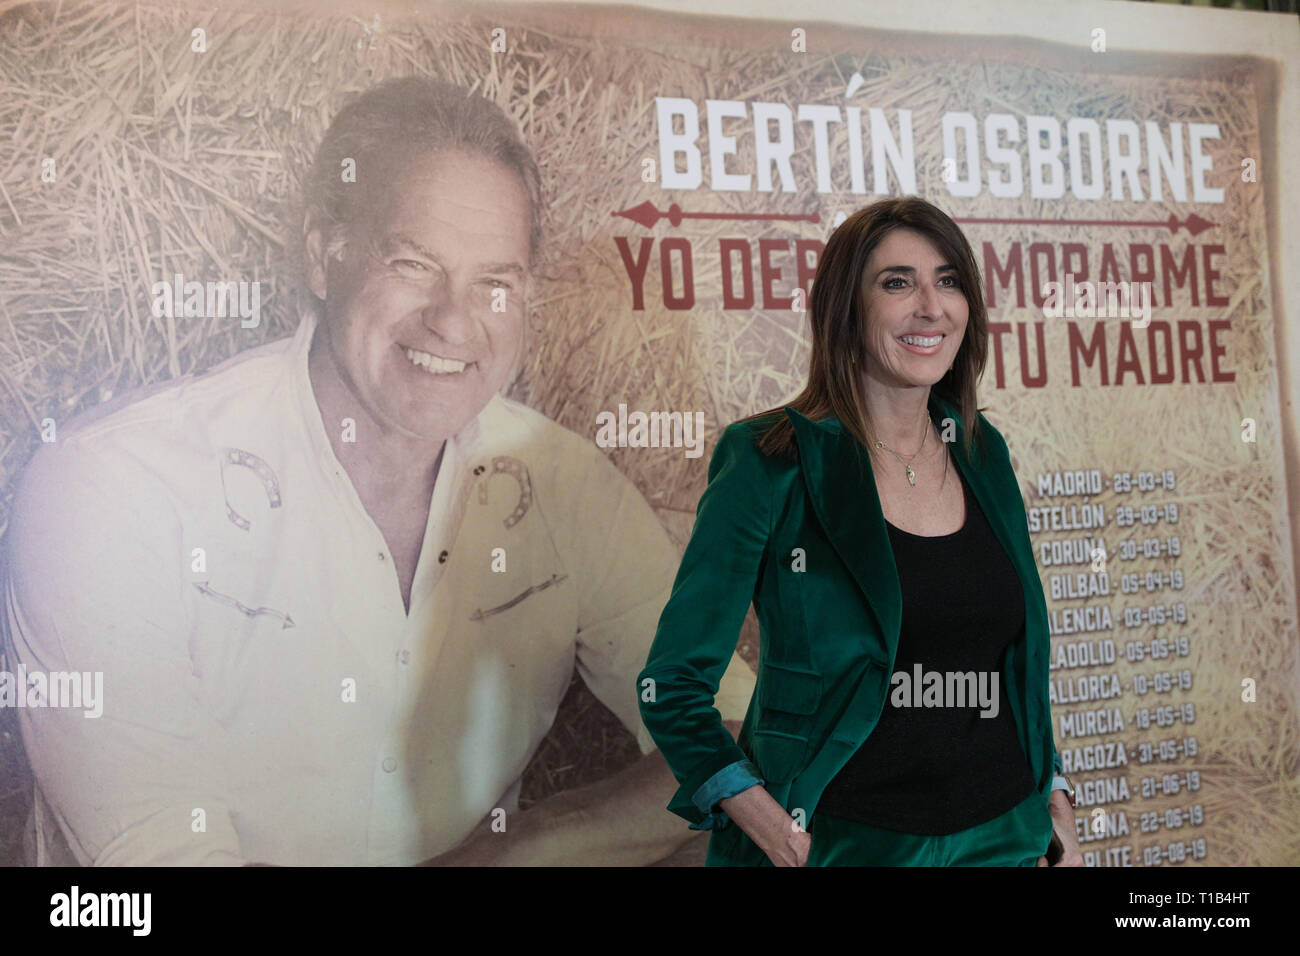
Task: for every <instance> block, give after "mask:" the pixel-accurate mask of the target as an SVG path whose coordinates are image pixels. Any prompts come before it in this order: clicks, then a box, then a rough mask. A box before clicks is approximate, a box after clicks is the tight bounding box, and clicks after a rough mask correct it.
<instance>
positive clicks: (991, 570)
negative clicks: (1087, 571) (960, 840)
mask: <svg viewBox="0 0 1300 956" xmlns="http://www.w3.org/2000/svg"><path fill="white" fill-rule="evenodd" d="M953 471H954V472H955V473H956V474H957V475H958V478H959V480H960V481H961V483H962V490H963V492H964V493H965V497H966V523H965V524H964V525H963V526H962V527H961V529H960V530H958V531H956V532H954V533H953V534H947V535H939V536H936V537H924V536H921V535H915V534H911V533H909V532H907V531H903V530H901V529H900V528H895V527H894V526H893V525H892V524H890V525H889V541H890V544H891V545H892V546H893V549H894V561H895V563H896V564H897V566H898V578H899V584H900V586H901V588H902V595H903V619H902V630H901V632H900V634H899V641H898V654H897V658H896V660H895V662H894V674H893V678H892V680H891V683H890V691H889V697H888V699H887V700H886V701H885V706H884V709H883V710H882V711H881V715H880V721H879V722H878V723H877V724H876V726H875V728H874V729H873V730H872V732H871V734H870V735H869V736H868V737H867V739H866V740H865V741H864V742H863V744H862V746H861V747H859V748H858V750H857V752H856V753H855V754H854V755H853V756H852V757H850V758H849V762H848V763H847V764H845V765H844V767H843V768H842V769H841V770H840V772H839V774H837V775H836V776H835V778H834V779H833V780H831V782H830V784H829V785H828V786H827V787H826V790H825V792H824V793H823V794H822V797H821V800H820V802H819V803H818V805H817V812H818V813H826V814H828V815H830V816H835V817H843V818H845V819H849V820H855V821H857V822H859V823H865V824H867V825H869V826H873V827H879V828H881V829H885V830H896V831H899V832H902V833H917V834H933V835H938V834H947V833H956V832H957V831H959V830H964V829H967V828H968V827H973V826H975V825H977V824H980V823H984V822H986V821H988V820H992V819H993V818H994V817H997V816H999V815H1001V814H1003V813H1005V812H1006V811H1008V810H1010V809H1011V808H1012V807H1014V806H1016V805H1017V804H1019V803H1020V802H1021V801H1022V800H1024V799H1025V798H1026V797H1028V796H1029V794H1030V793H1032V792H1033V791H1034V789H1035V782H1034V778H1033V775H1032V774H1031V773H1030V770H1029V761H1028V759H1027V758H1026V756H1025V751H1024V748H1023V747H1022V746H1021V745H1020V741H1019V739H1018V736H1017V732H1016V722H1015V717H1014V716H1013V715H1012V713H1011V705H1010V703H1009V702H1008V698H1007V689H1006V682H1005V676H1004V675H1003V673H1002V664H1003V659H1004V656H1005V654H1006V651H1007V648H1008V647H1009V646H1010V645H1011V644H1012V643H1013V642H1015V641H1016V640H1018V639H1020V638H1021V637H1022V636H1023V634H1024V628H1025V597H1024V590H1023V589H1022V588H1021V585H1020V579H1019V577H1018V576H1017V574H1016V570H1015V567H1014V566H1013V565H1012V564H1011V560H1010V558H1008V557H1007V554H1006V551H1005V550H1003V548H1002V545H1001V543H1000V542H999V541H998V539H997V537H996V536H995V535H994V534H993V529H992V528H990V527H989V523H988V520H987V519H986V518H985V516H984V512H983V511H982V510H981V509H980V506H979V502H978V501H976V499H975V496H974V495H973V494H971V491H970V488H969V487H968V486H967V484H966V481H965V479H964V478H962V477H961V469H959V468H956V467H954V468H953ZM886 524H888V522H886ZM930 672H939V674H940V675H942V680H941V681H940V680H939V679H937V678H935V677H930V676H928V675H929V674H930ZM958 672H960V673H963V674H970V672H973V676H974V679H973V680H971V679H966V680H958V679H957V674H958ZM918 675H919V676H920V679H919V680H917V677H918ZM995 680H996V684H995ZM918 684H919V686H916V685H918ZM972 688H973V691H974V693H973V694H972V693H971V689H972ZM995 698H996V701H997V705H996V715H995V716H989V717H982V716H980V715H981V712H982V711H987V712H988V713H990V714H992V713H993V703H992V702H993V700H994V699H995Z"/></svg>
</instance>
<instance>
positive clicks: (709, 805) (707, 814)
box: [690, 760, 765, 830]
mask: <svg viewBox="0 0 1300 956" xmlns="http://www.w3.org/2000/svg"><path fill="white" fill-rule="evenodd" d="M763 783H765V781H764V780H763V778H762V777H760V776H759V775H758V768H757V767H755V766H754V765H753V763H751V762H750V761H748V760H737V761H736V762H735V763H732V764H728V765H727V766H725V767H723V768H722V769H721V770H719V771H718V772H717V773H715V774H714V775H713V776H712V777H710V778H709V779H708V780H706V781H704V784H703V785H702V786H701V787H700V788H699V789H698V790H696V791H695V793H694V795H693V796H692V797H691V800H692V801H693V802H694V804H695V805H696V806H697V807H699V808H700V812H701V813H703V814H704V819H703V820H701V821H700V822H699V823H692V824H691V825H690V827H691V829H692V830H721V829H722V828H723V827H725V826H726V825H727V823H728V822H729V818H728V817H727V815H726V814H725V813H723V812H722V811H721V810H718V809H715V808H716V806H717V803H718V801H719V800H725V799H727V798H728V797H734V796H735V795H736V794H738V793H741V792H743V791H745V790H748V789H749V788H750V787H753V786H755V785H758V786H761V785H762V784H763Z"/></svg>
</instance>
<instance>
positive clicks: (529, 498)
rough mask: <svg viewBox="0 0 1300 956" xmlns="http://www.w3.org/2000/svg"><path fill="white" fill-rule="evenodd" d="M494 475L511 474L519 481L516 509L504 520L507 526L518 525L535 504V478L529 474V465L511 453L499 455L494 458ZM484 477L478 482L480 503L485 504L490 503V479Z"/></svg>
mask: <svg viewBox="0 0 1300 956" xmlns="http://www.w3.org/2000/svg"><path fill="white" fill-rule="evenodd" d="M492 474H493V475H510V476H511V477H512V478H514V480H515V481H517V482H518V483H519V501H518V502H517V503H516V504H515V509H514V511H512V512H510V514H508V515H506V517H505V520H504V521H503V522H502V523H503V524H504V525H505V526H506V527H507V528H513V527H514V526H515V525H517V524H518V523H519V521H520V519H521V518H523V516H524V515H526V514H528V509H529V508H531V507H532V504H533V479H532V476H531V475H529V474H528V466H527V465H525V464H524V463H523V462H522V461H520V460H519V459H518V458H511V457H510V456H509V455H497V456H496V457H495V458H493V459H492ZM491 477H492V475H489V476H488V477H487V478H484V479H483V480H482V481H480V482H479V483H478V503H479V504H481V505H485V504H487V503H488V491H487V486H488V479H489V478H491Z"/></svg>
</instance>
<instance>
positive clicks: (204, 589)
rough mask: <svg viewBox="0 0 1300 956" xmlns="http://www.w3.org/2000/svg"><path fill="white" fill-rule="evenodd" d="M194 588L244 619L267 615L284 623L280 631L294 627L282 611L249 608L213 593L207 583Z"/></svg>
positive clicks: (229, 597) (290, 619) (266, 608)
mask: <svg viewBox="0 0 1300 956" xmlns="http://www.w3.org/2000/svg"><path fill="white" fill-rule="evenodd" d="M194 586H195V587H196V588H198V589H199V593H200V594H206V595H207V596H208V597H210V598H212V599H213V600H215V601H218V602H220V603H221V604H224V605H226V606H227V607H233V608H234V609H235V610H236V611H239V612H240V613H241V614H243V615H245V616H246V617H257V615H259V614H269V615H271V616H272V617H278V618H280V619H281V620H282V621H283V622H284V623H283V624H281V625H280V630H284V629H285V628H287V627H294V626H295V625H294V623H293V618H291V617H290V616H289V615H288V614H285V613H284V612H283V611H277V610H276V609H275V608H273V607H249V606H248V605H247V604H243V603H241V602H240V601H238V600H237V599H235V598H233V597H231V596H230V595H229V594H222V593H221V592H220V591H214V590H213V589H212V588H210V587H208V582H207V581H204V582H202V583H201V584H198V583H196V584H195V585H194Z"/></svg>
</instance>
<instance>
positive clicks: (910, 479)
mask: <svg viewBox="0 0 1300 956" xmlns="http://www.w3.org/2000/svg"><path fill="white" fill-rule="evenodd" d="M929 437H930V421H929V419H928V418H927V419H926V422H925V434H924V435H922V436H921V447H920V448H918V449H917V450H916V451H914V452H912V454H910V455H908V456H907V461H904V460H903V456H902V455H900V454H899V453H898V452H896V451H894V449H892V448H890V447H889V446H888V445H886V444H885V443H884V442H883V441H881V440H880V439H879V438H876V439H874V440H873V444H875V446H876V447H877V448H883V449H884V450H885V451H887V452H889V453H890V454H891V455H893V456H894V457H895V458H897V459H898V463H899V464H900V465H902V466H903V467H904V468H906V469H907V483H908V484H909V485H911V486H912V487H913V488H915V487H916V472H915V471H913V470H912V465H911V461H912V459H913V458H915V457H916V456H917V455H919V454H921V452H922V451H923V450H924V449H925V442H926V439H927V438H929Z"/></svg>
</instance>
